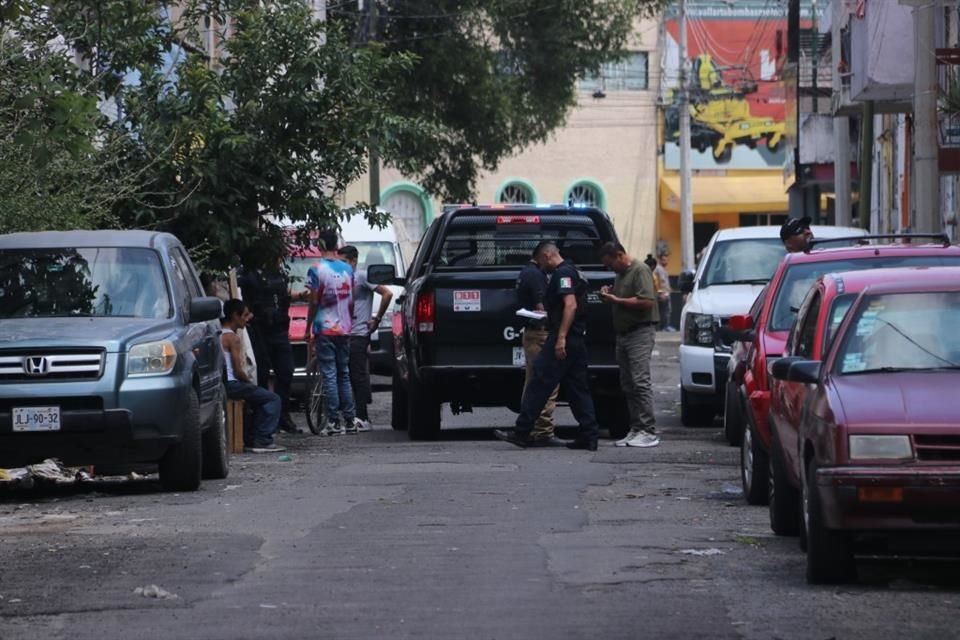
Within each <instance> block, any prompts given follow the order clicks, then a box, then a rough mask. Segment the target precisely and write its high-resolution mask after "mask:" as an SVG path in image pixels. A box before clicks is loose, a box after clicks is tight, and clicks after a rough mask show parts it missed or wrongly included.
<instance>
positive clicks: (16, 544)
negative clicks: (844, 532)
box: [0, 340, 960, 640]
mask: <svg viewBox="0 0 960 640" xmlns="http://www.w3.org/2000/svg"><path fill="white" fill-rule="evenodd" d="M676 351H677V346H676V343H675V341H672V342H668V341H666V340H664V341H663V342H662V343H660V344H659V345H658V348H657V356H656V357H657V363H656V366H655V369H654V370H655V379H656V383H657V389H656V391H657V393H656V398H657V404H658V416H659V419H660V423H661V427H660V431H661V438H662V440H663V444H662V445H661V446H660V447H657V448H655V449H631V448H625V449H617V448H614V447H612V446H610V443H609V442H606V443H602V444H606V446H601V449H600V450H599V451H597V452H596V453H588V452H583V451H568V450H566V449H564V448H548V449H533V450H520V449H516V448H514V447H511V446H509V445H506V444H505V443H502V442H499V441H497V440H495V439H493V437H492V433H491V429H492V428H493V427H500V426H505V425H509V424H511V422H512V414H510V413H509V412H508V411H505V410H503V411H501V410H478V411H477V412H476V413H474V414H467V415H463V416H457V417H455V418H454V417H453V416H450V415H449V414H446V416H445V423H444V424H445V426H444V431H443V437H442V438H441V440H440V441H438V442H431V443H420V442H417V443H414V442H410V441H408V440H407V439H406V436H405V434H402V433H396V432H393V431H392V430H390V429H389V428H387V427H384V426H383V425H386V424H387V422H388V419H389V409H390V407H389V393H382V392H381V393H377V394H376V401H375V402H376V404H375V406H374V408H373V417H374V421H375V423H377V424H379V425H381V426H380V428H378V429H377V430H375V431H373V432H371V433H365V434H360V435H357V436H344V437H337V438H332V439H321V438H318V437H314V436H309V435H301V436H287V435H283V436H281V439H282V442H283V443H284V444H286V445H287V446H288V447H289V448H290V450H289V452H288V453H289V454H290V456H291V458H292V461H290V462H282V461H280V460H279V459H278V456H276V455H268V456H252V455H242V456H236V457H235V458H234V459H233V468H232V470H231V474H230V477H229V478H228V479H227V480H225V481H220V482H206V483H205V484H204V485H203V487H202V489H201V490H200V491H199V492H197V493H194V494H164V493H161V492H160V491H159V487H158V486H157V485H156V484H155V482H154V481H153V480H152V479H150V478H147V479H140V480H136V481H119V480H118V481H111V482H97V483H93V484H91V485H85V486H79V487H71V488H58V489H50V490H44V491H33V492H27V493H24V492H21V493H17V494H12V495H11V494H5V495H3V496H0V541H2V545H0V566H2V567H3V570H2V572H0V639H2V640H14V639H19V638H30V639H31V640H32V639H35V638H38V637H40V638H50V639H56V638H64V639H67V638H69V639H70V640H82V639H85V638H97V639H105V638H130V637H136V638H138V639H141V638H142V639H149V638H164V639H166V638H211V639H218V638H223V639H228V638H229V639H231V640H234V639H238V638H321V637H322V638H387V637H389V638H450V637H462V638H646V637H669V638H784V639H787V638H797V639H801V638H802V639H809V638H823V639H826V638H845V639H846V638H864V639H870V640H874V639H880V638H938V639H939V638H945V637H955V636H956V635H957V633H958V632H957V631H956V630H957V628H958V626H960V624H958V623H960V614H958V611H960V578H958V577H957V576H958V575H960V572H958V571H957V569H958V567H960V565H958V564H957V563H955V562H949V561H940V562H919V561H915V562H891V561H865V562H862V563H861V565H860V566H861V574H862V577H861V579H860V582H859V583H857V584H854V585H846V586H843V587H816V588H815V587H809V586H807V585H806V583H805V580H804V556H803V555H802V554H801V552H800V551H799V549H798V547H797V542H796V539H795V538H777V537H775V536H773V534H772V533H771V532H770V529H769V526H768V521H767V511H766V509H765V508H756V507H748V506H746V504H745V503H744V502H743V499H742V497H741V495H740V486H739V480H738V475H737V469H738V468H737V466H736V463H737V450H735V449H733V448H731V447H728V446H726V445H725V444H724V442H723V441H722V438H721V433H720V425H719V423H717V424H716V425H715V426H714V427H713V428H710V429H685V428H683V427H681V426H679V420H678V417H677V407H676V405H675V402H676V400H677V397H678V390H677V386H676V381H677V379H678V373H677V362H676ZM560 415H561V424H564V425H568V426H569V425H572V424H573V421H572V419H571V417H570V415H569V412H567V410H566V409H564V410H562V411H561V414H560ZM150 585H157V586H158V587H160V588H161V589H163V590H164V591H165V592H168V593H169V594H170V597H168V598H162V597H158V598H148V597H144V596H143V595H139V594H137V593H135V589H137V588H138V587H149V586H150ZM173 596H176V597H173Z"/></svg>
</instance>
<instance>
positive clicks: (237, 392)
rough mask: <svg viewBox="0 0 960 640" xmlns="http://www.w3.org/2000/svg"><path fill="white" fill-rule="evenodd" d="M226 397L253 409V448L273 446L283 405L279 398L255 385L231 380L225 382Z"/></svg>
mask: <svg viewBox="0 0 960 640" xmlns="http://www.w3.org/2000/svg"><path fill="white" fill-rule="evenodd" d="M227 397H228V398H230V399H231V400H243V401H244V402H245V403H247V405H249V406H250V407H251V408H252V409H253V446H255V447H267V446H270V445H271V444H273V434H275V433H276V432H277V427H279V426H280V411H281V407H282V404H283V403H282V402H281V401H280V396H278V395H277V394H275V393H274V392H273V391H270V390H268V389H264V388H263V387H258V386H257V385H255V384H251V383H249V382H239V381H237V380H232V381H230V382H227ZM248 444H249V443H248Z"/></svg>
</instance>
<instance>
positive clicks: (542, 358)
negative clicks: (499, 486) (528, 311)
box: [494, 241, 599, 451]
mask: <svg viewBox="0 0 960 640" xmlns="http://www.w3.org/2000/svg"><path fill="white" fill-rule="evenodd" d="M533 255H534V258H535V259H536V261H537V264H538V265H540V268H541V269H543V270H544V271H547V272H548V273H550V274H551V277H550V282H549V284H548V285H547V290H546V293H545V295H544V306H545V307H546V310H547V326H548V334H547V339H546V342H545V343H544V345H543V350H542V351H541V352H540V355H539V356H538V357H537V359H536V361H535V362H534V364H533V379H532V380H531V381H530V384H529V385H528V386H527V392H526V393H525V394H524V396H523V402H522V404H521V408H520V415H519V416H518V417H517V423H516V428H515V429H514V431H513V432H512V433H509V432H506V431H502V430H497V431H495V432H494V433H495V434H496V436H497V437H498V438H500V439H501V440H505V441H507V442H509V443H511V444H515V445H517V446H518V447H523V448H526V447H529V446H530V445H531V444H532V440H531V435H530V434H531V431H532V429H533V426H534V421H535V420H536V419H537V417H538V416H539V415H540V412H541V411H543V408H544V406H545V405H546V403H547V400H548V399H549V398H550V395H551V394H552V393H553V391H554V389H556V388H557V385H559V384H563V385H564V391H565V392H566V395H567V399H568V400H569V402H570V409H571V410H572V411H573V415H574V417H575V418H576V419H577V422H578V423H579V424H580V433H579V434H578V435H577V438H576V439H575V440H574V441H573V442H569V443H567V447H569V448H571V449H586V450H588V451H596V450H597V431H598V430H599V426H598V425H597V418H596V415H595V413H594V409H593V398H592V397H591V395H590V382H589V379H588V377H587V365H588V363H589V355H588V353H587V343H586V338H585V335H586V330H587V280H586V278H584V277H583V275H581V274H580V272H579V271H577V269H576V267H574V266H573V265H572V264H570V263H569V262H566V261H564V259H563V257H562V256H561V255H560V250H559V249H557V246H556V245H555V244H553V243H552V242H548V241H546V242H541V243H540V245H539V246H537V248H536V250H535V251H534V254H533Z"/></svg>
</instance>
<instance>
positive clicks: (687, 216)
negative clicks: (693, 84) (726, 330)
mask: <svg viewBox="0 0 960 640" xmlns="http://www.w3.org/2000/svg"><path fill="white" fill-rule="evenodd" d="M689 64H690V60H689V55H688V54H687V0H680V101H679V102H680V247H681V256H682V261H683V270H684V271H693V270H694V269H695V264H694V254H693V193H692V190H691V188H690V87H689V84H690V73H689V69H690V67H689Z"/></svg>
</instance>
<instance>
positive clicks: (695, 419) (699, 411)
mask: <svg viewBox="0 0 960 640" xmlns="http://www.w3.org/2000/svg"><path fill="white" fill-rule="evenodd" d="M714 415H715V414H714V411H713V407H711V406H709V405H701V404H693V403H691V402H690V398H689V397H688V394H687V390H686V389H684V388H682V387H681V389H680V423H681V424H683V426H685V427H709V426H710V425H712V424H713V418H714Z"/></svg>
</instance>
